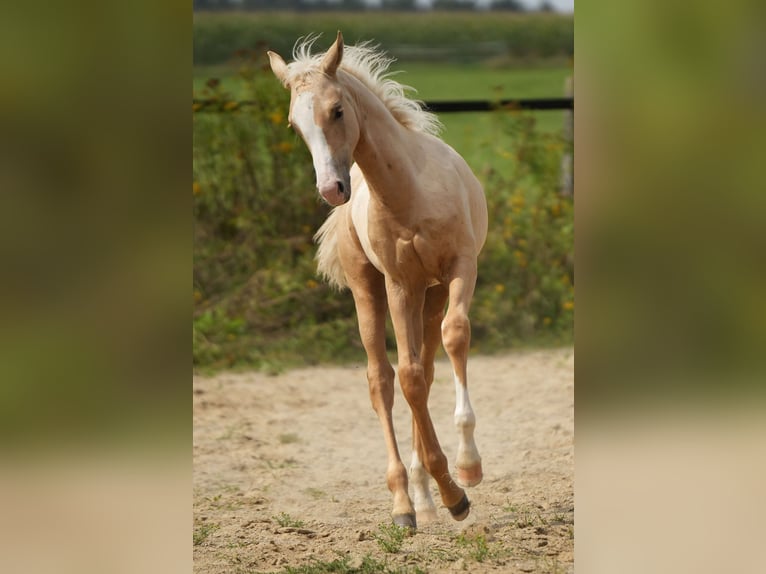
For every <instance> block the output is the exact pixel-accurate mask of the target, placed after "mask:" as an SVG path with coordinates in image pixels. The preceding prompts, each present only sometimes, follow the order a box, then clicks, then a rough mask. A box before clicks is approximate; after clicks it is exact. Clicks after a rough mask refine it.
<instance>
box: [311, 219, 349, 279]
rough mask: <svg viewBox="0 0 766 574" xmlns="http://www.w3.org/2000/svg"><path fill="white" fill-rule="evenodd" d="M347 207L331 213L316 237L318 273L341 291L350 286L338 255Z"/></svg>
mask: <svg viewBox="0 0 766 574" xmlns="http://www.w3.org/2000/svg"><path fill="white" fill-rule="evenodd" d="M345 207H346V206H345V205H344V206H341V207H337V208H335V209H333V210H332V212H330V216H329V217H328V218H327V220H326V221H325V222H324V223H323V224H322V227H320V228H319V231H317V232H316V234H315V235H314V241H316V242H317V244H318V245H319V249H317V254H316V260H317V271H318V272H319V274H320V275H321V276H322V277H323V278H324V279H325V281H327V282H328V283H329V284H330V285H331V286H332V287H335V288H336V289H338V290H340V289H343V288H345V287H347V286H348V284H347V283H346V274H345V273H344V272H343V267H341V264H340V256H339V255H338V225H339V224H340V222H341V219H342V215H343V212H344V211H345Z"/></svg>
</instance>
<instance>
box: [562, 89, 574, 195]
mask: <svg viewBox="0 0 766 574" xmlns="http://www.w3.org/2000/svg"><path fill="white" fill-rule="evenodd" d="M564 95H565V96H567V97H569V98H571V97H574V78H573V76H568V77H567V79H566V80H564ZM563 136H564V154H563V155H562V156H561V190H560V193H561V195H563V196H565V197H572V195H573V194H574V161H573V151H574V148H573V142H574V110H567V111H565V112H564V130H563Z"/></svg>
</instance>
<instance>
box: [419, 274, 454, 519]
mask: <svg viewBox="0 0 766 574" xmlns="http://www.w3.org/2000/svg"><path fill="white" fill-rule="evenodd" d="M447 294H448V292H447V289H446V288H445V287H444V286H443V285H434V286H433V287H429V288H428V290H426V299H425V304H424V306H423V350H422V352H421V358H422V360H423V372H424V376H425V380H426V387H427V390H428V392H430V390H431V384H432V383H433V381H434V357H435V356H436V350H437V349H438V348H439V344H440V343H441V322H442V319H443V318H444V306H445V304H446V303H447ZM423 457H424V450H423V445H422V442H421V440H420V435H419V433H418V430H417V425H416V424H415V419H414V418H413V419H412V463H411V465H410V482H411V483H412V489H413V495H414V499H415V512H416V513H417V516H418V521H419V522H421V523H424V522H429V521H432V520H434V519H435V518H436V505H434V501H433V498H432V497H431V491H430V489H429V484H428V483H429V480H428V472H427V471H426V469H425V468H424V467H423V462H422V461H423Z"/></svg>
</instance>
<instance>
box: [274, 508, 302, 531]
mask: <svg viewBox="0 0 766 574" xmlns="http://www.w3.org/2000/svg"><path fill="white" fill-rule="evenodd" d="M274 520H276V521H277V524H279V525H280V526H282V527H285V528H287V527H290V528H303V521H302V520H295V519H294V518H293V517H292V516H290V515H289V514H287V513H286V512H280V513H279V515H277V516H274Z"/></svg>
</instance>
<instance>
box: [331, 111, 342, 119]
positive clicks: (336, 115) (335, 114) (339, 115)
mask: <svg viewBox="0 0 766 574" xmlns="http://www.w3.org/2000/svg"><path fill="white" fill-rule="evenodd" d="M333 117H334V118H335V119H336V120H339V119H341V118H342V117H343V108H335V109H334V110H333Z"/></svg>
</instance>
